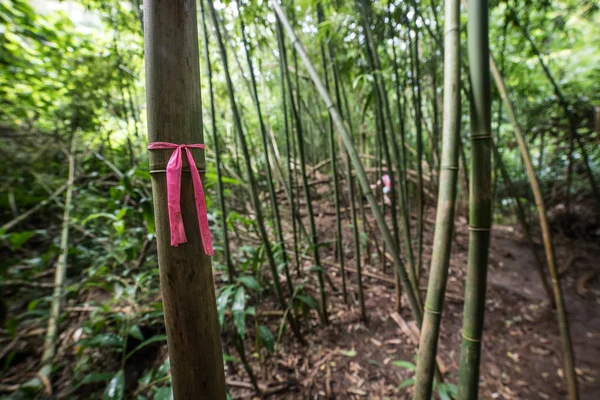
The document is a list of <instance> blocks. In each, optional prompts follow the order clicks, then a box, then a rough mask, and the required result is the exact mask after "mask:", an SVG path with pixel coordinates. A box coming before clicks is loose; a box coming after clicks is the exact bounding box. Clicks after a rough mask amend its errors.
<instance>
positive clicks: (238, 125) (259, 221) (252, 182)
mask: <svg viewBox="0 0 600 400" xmlns="http://www.w3.org/2000/svg"><path fill="white" fill-rule="evenodd" d="M208 8H209V11H210V15H211V18H212V23H213V27H214V29H215V36H216V40H217V44H218V47H219V52H220V55H221V62H222V64H223V70H224V71H225V82H226V85H227V93H228V97H229V102H230V107H231V112H232V114H233V122H234V125H235V130H236V132H237V136H238V138H239V142H240V147H241V151H242V154H243V156H244V163H245V166H246V175H247V179H248V185H249V187H250V195H251V199H252V204H253V208H254V213H255V214H256V225H257V227H258V231H259V235H260V238H261V240H262V243H263V245H264V249H265V254H266V256H267V261H268V264H269V268H270V271H271V275H272V277H273V283H274V286H275V292H276V294H277V298H278V300H279V305H280V307H281V308H282V309H283V310H286V309H287V302H286V299H285V296H284V293H283V290H282V288H281V282H280V280H279V274H278V272H277V265H276V263H275V257H274V255H273V249H272V248H271V244H270V241H269V237H268V234H267V230H266V228H265V223H264V219H263V214H262V209H261V203H260V199H259V197H258V192H257V189H256V179H255V178H254V172H253V169H252V163H251V160H250V151H249V149H248V144H247V143H246V138H245V135H244V131H243V128H242V121H241V118H240V114H239V112H238V107H237V104H236V101H235V92H234V89H233V82H232V81H231V76H230V74H229V63H228V61H227V51H226V50H225V45H224V43H223V39H222V37H221V30H220V27H219V19H218V17H217V12H216V10H215V7H214V4H213V0H208ZM287 318H288V321H289V323H290V327H291V328H292V331H293V333H294V335H295V336H296V338H297V339H298V341H300V342H301V343H305V340H304V338H303V337H302V334H301V333H300V328H299V326H298V323H297V320H296V318H295V316H294V315H293V313H292V312H289V313H287Z"/></svg>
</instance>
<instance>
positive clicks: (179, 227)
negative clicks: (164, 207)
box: [167, 147, 187, 247]
mask: <svg viewBox="0 0 600 400" xmlns="http://www.w3.org/2000/svg"><path fill="white" fill-rule="evenodd" d="M181 169H182V163H181V148H180V147H178V148H177V149H175V151H174V152H173V154H172V155H171V158H170V159H169V163H168V164H167V202H168V206H169V226H170V230H171V246H174V247H177V246H179V245H180V244H182V243H186V242H187V237H186V235H185V228H184V226H183V217H182V215H181Z"/></svg>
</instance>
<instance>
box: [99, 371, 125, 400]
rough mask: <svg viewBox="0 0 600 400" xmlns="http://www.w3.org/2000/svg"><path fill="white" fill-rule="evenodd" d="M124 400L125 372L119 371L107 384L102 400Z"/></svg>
mask: <svg viewBox="0 0 600 400" xmlns="http://www.w3.org/2000/svg"><path fill="white" fill-rule="evenodd" d="M123 398H125V371H124V370H122V369H121V370H119V372H117V374H116V375H115V376H113V378H112V379H111V380H110V382H108V385H107V386H106V390H104V395H103V396H102V399H103V400H113V399H114V400H121V399H123Z"/></svg>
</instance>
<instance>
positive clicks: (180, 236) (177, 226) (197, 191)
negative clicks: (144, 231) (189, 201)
mask: <svg viewBox="0 0 600 400" xmlns="http://www.w3.org/2000/svg"><path fill="white" fill-rule="evenodd" d="M163 149H175V151H174V152H173V154H172V155H171V158H170V159H169V163H168V164H167V203H168V206H169V225H170V228H171V246H175V247H177V246H179V245H180V244H182V243H186V242H187V237H186V235H185V229H184V226H183V218H182V216H181V170H182V167H183V164H182V162H181V149H184V150H185V153H186V155H187V160H188V163H189V164H190V173H191V174H192V185H193V187H194V198H195V199H196V212H197V213H198V227H199V228H200V236H201V238H202V245H203V247H204V252H205V253H206V254H207V255H209V256H212V255H214V250H213V245H212V239H211V237H210V228H209V227H208V215H207V213H206V202H205V201H204V188H203V187H202V181H201V180H200V173H199V172H198V168H196V163H195V162H194V157H193V156H192V153H191V152H190V150H189V149H204V145H203V144H174V143H168V142H153V143H150V145H149V146H148V150H163Z"/></svg>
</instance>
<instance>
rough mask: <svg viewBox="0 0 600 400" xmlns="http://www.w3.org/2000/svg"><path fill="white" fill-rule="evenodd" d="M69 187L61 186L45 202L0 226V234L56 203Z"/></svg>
mask: <svg viewBox="0 0 600 400" xmlns="http://www.w3.org/2000/svg"><path fill="white" fill-rule="evenodd" d="M67 186H68V185H67V184H66V183H65V184H64V185H61V186H60V187H59V188H58V189H56V190H55V191H54V192H52V193H51V194H50V196H48V197H47V198H45V199H44V200H42V201H40V202H39V203H37V204H36V205H35V206H33V207H31V208H30V209H29V210H27V211H25V212H24V213H22V214H21V215H19V216H17V217H16V218H14V219H12V220H10V221H8V222H7V223H5V224H4V225H2V226H0V232H8V231H9V230H11V229H12V228H14V227H15V226H17V225H18V224H20V223H21V222H23V221H25V220H26V219H27V218H29V217H30V216H32V215H33V214H35V213H36V212H38V211H39V210H40V209H42V208H43V207H45V206H46V205H47V204H48V203H50V202H52V201H54V199H56V198H57V197H58V196H60V195H61V194H62V192H64V191H65V190H67Z"/></svg>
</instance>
